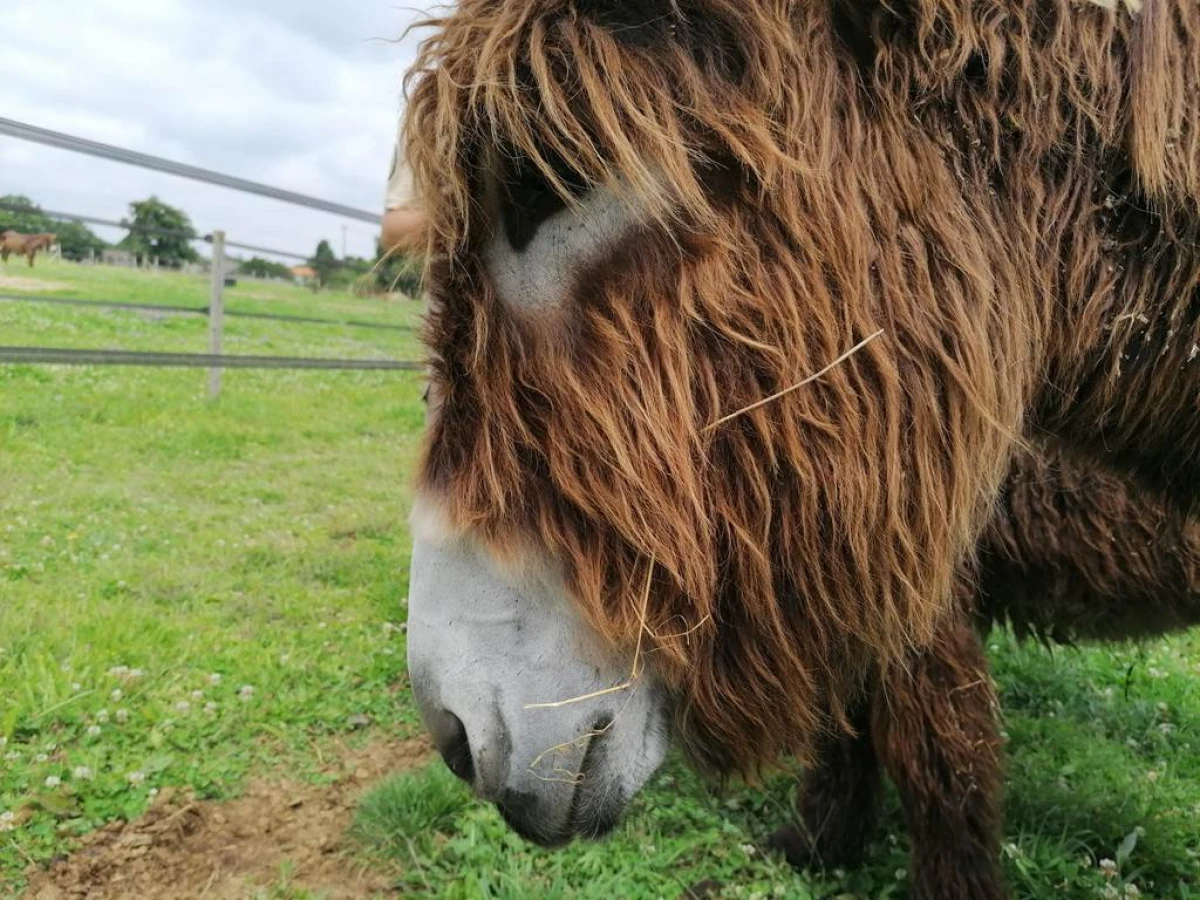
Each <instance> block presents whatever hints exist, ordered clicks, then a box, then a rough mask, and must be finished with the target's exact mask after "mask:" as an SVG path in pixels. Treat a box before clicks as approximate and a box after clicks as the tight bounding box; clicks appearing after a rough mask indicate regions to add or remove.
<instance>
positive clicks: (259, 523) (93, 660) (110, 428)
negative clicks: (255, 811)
mask: <svg viewBox="0 0 1200 900" xmlns="http://www.w3.org/2000/svg"><path fill="white" fill-rule="evenodd" d="M9 273H10V274H18V275H20V276H22V277H29V273H28V272H27V271H25V270H21V269H17V268H16V267H12V266H10V267H9ZM99 276H103V280H104V281H105V284H104V290H103V292H102V293H105V294H110V293H111V294H112V295H113V296H114V299H126V298H128V297H130V296H131V295H133V296H140V298H141V299H145V300H153V301H155V302H159V301H164V300H165V301H176V300H179V299H180V297H181V296H182V293H179V294H173V293H169V289H173V288H175V287H179V286H182V285H187V284H188V280H187V279H185V278H183V277H182V276H165V275H161V274H160V275H147V274H146V273H133V272H122V271H117V272H113V271H111V270H106V269H100V268H84V267H74V266H69V265H67V264H56V265H53V266H42V265H39V266H38V268H37V269H36V270H34V273H33V277H42V278H48V279H51V280H53V281H63V282H70V283H71V284H72V286H73V287H78V288H80V290H78V291H76V290H72V292H71V293H72V294H73V295H80V294H84V293H86V291H85V290H83V288H84V287H85V286H86V285H88V284H89V280H90V279H92V278H96V277H99ZM143 278H145V279H147V280H148V281H150V283H151V284H152V285H154V291H155V292H153V293H152V292H150V290H149V289H148V288H146V286H145V285H143V284H141V281H140V280H141V279H143ZM257 287H258V286H256V288H257ZM160 290H161V291H162V292H163V293H161V294H160V293H158V291H160ZM290 290H291V294H292V296H290V297H289V298H288V302H289V303H290V305H291V306H292V307H293V308H294V310H295V311H298V312H303V313H304V314H309V315H324V314H327V312H328V311H327V310H326V306H329V307H330V309H331V310H338V309H339V308H340V309H347V310H348V309H349V308H350V307H353V308H354V313H355V314H356V315H368V314H370V313H371V312H372V310H369V309H364V308H362V307H363V306H364V304H369V303H371V302H374V303H375V305H376V306H377V307H379V310H380V312H381V315H396V312H395V310H394V309H393V307H394V306H396V304H395V303H391V304H385V303H383V302H381V301H369V300H363V299H359V298H353V297H348V296H344V295H343V296H338V295H331V296H330V295H319V296H315V297H314V296H313V295H312V294H311V293H309V292H306V291H303V290H300V289H295V288H292V289H290ZM139 291H140V292H141V293H140V294H139ZM97 293H101V291H99V290H97ZM185 299H186V298H185ZM412 307H413V305H412V304H408V305H407V306H406V310H405V314H406V315H411V314H412V313H411V312H410V310H412ZM229 324H230V332H231V339H230V340H228V341H227V347H228V348H229V350H230V351H231V352H238V351H240V350H245V349H246V347H245V345H246V344H247V343H250V342H254V343H255V344H256V346H257V345H258V344H260V343H261V344H263V345H265V346H259V347H258V348H257V349H258V351H259V352H278V353H284V354H298V355H302V354H312V355H328V356H351V357H354V356H373V355H379V354H380V353H385V354H386V355H390V356H396V357H401V356H408V355H410V354H412V353H415V352H416V350H415V347H412V346H411V340H412V339H411V337H410V336H408V335H406V334H403V333H399V332H386V331H378V332H377V331H368V330H364V329H329V328H326V327H324V326H308V325H304V326H298V325H291V324H285V323H278V322H271V323H259V322H253V321H251V322H245V321H239V320H231V321H230V323H229ZM205 327H206V325H205V321H204V319H203V318H201V317H157V318H156V317H148V316H144V315H141V314H138V313H130V312H126V311H111V312H109V311H92V310H80V309H77V308H73V307H57V306H46V305H40V304H28V305H27V304H22V303H0V335H3V339H2V340H0V343H9V344H28V345H48V346H93V347H94V346H116V347H136V348H146V349H149V348H158V349H174V350H201V349H203V348H204V347H205V346H206V341H205ZM205 377H206V375H205V372H204V371H203V370H161V369H123V368H103V367H96V368H91V367H85V368H73V367H61V368H57V367H56V368H44V367H34V366H0V684H2V685H3V689H2V690H0V739H2V741H3V743H4V745H5V746H4V747H3V748H0V760H2V762H0V813H2V812H4V811H8V812H12V813H14V814H15V818H16V825H17V827H16V828H15V829H14V830H13V831H11V832H5V833H0V884H4V883H10V882H12V881H13V880H15V879H18V878H19V876H20V872H21V870H22V869H23V867H24V865H25V863H26V861H27V860H28V859H34V860H44V859H49V858H51V857H52V856H54V855H55V854H57V853H60V852H62V851H63V850H64V848H66V847H68V846H69V845H70V842H71V840H72V839H73V838H74V837H76V836H78V835H80V834H83V833H85V832H87V831H89V830H91V829H94V828H96V827H97V826H99V825H101V824H103V823H104V822H106V821H108V820H111V819H113V818H116V817H125V816H130V815H136V814H137V813H138V812H140V811H141V810H142V809H143V808H144V807H145V806H146V803H147V801H148V799H149V794H150V792H151V790H153V789H154V788H156V787H159V786H166V785H184V784H186V785H192V786H194V787H195V788H197V790H198V791H199V792H200V794H201V795H203V796H215V797H220V796H224V795H227V794H230V793H233V792H236V791H237V789H238V787H239V786H240V784H241V782H242V780H243V778H244V776H245V775H246V774H247V773H248V772H250V771H251V770H253V769H254V768H256V767H269V766H275V765H278V766H283V765H286V767H287V768H288V769H289V771H296V772H300V773H303V772H305V771H307V772H309V774H311V775H313V777H316V775H317V769H318V765H317V754H316V753H315V752H314V746H315V745H319V744H320V742H322V741H323V740H326V739H327V738H328V737H329V736H331V735H339V734H342V733H349V732H351V731H352V730H353V728H352V724H351V723H350V721H349V720H350V718H351V717H353V716H358V715H368V716H370V717H371V718H372V720H373V721H374V722H375V723H376V724H375V729H374V731H375V732H376V733H379V732H386V733H393V734H402V735H406V734H412V733H415V732H416V730H417V717H416V714H415V712H414V710H413V707H412V703H411V701H410V699H409V697H408V695H407V693H406V692H407V686H406V685H407V682H406V676H405V670H404V656H405V646H404V640H403V635H402V634H401V633H400V632H399V631H398V629H395V628H393V627H392V624H391V623H399V622H400V621H402V619H403V617H404V601H405V597H406V580H407V560H408V538H407V531H406V526H405V517H406V515H407V508H408V493H407V491H408V472H409V471H410V470H411V467H412V460H413V454H414V452H415V447H416V441H417V436H418V434H419V431H420V428H421V425H422V422H423V410H422V407H421V404H420V396H419V393H420V385H419V379H418V377H417V376H416V375H414V374H412V373H371V372H293V371H267V372H262V371H234V372H228V373H226V376H225V390H224V394H223V396H222V397H221V399H220V401H219V402H217V403H208V402H207V401H206V400H205V399H204V384H205ZM121 667H124V668H121ZM135 670H136V671H135ZM243 687H246V688H249V690H245V691H243V690H242V688H243ZM114 692H120V693H119V694H118V693H114ZM209 704H214V705H213V706H209ZM355 737H357V738H358V739H359V740H365V739H366V736H364V735H355ZM47 779H51V780H50V781H49V782H47ZM54 779H58V784H57V785H56V784H55V781H54ZM48 784H49V785H50V786H47V785H48ZM0 827H2V826H0Z"/></svg>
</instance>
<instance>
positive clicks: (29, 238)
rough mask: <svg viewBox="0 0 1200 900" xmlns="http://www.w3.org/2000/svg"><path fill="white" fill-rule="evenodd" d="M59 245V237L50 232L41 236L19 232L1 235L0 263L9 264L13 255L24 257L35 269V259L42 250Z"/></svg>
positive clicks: (6, 232) (8, 232) (7, 232)
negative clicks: (9, 258) (9, 259)
mask: <svg viewBox="0 0 1200 900" xmlns="http://www.w3.org/2000/svg"><path fill="white" fill-rule="evenodd" d="M57 243H58V236H57V235H54V234H50V233H49V232H42V233H41V234H21V233H20V232H17V231H5V232H3V233H0V261H3V262H8V257H9V256H10V255H12V254H14V253H15V254H16V255H17V256H24V257H25V258H26V259H28V260H29V266H30V268H33V259H34V257H35V256H37V255H38V251H40V250H49V249H50V248H51V247H53V246H54V245H55V244H57Z"/></svg>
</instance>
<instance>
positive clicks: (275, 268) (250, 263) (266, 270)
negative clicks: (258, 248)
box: [239, 256, 292, 279]
mask: <svg viewBox="0 0 1200 900" xmlns="http://www.w3.org/2000/svg"><path fill="white" fill-rule="evenodd" d="M239 268H240V270H241V271H242V272H244V273H245V274H247V275H249V276H251V277H252V278H286V279H290V278H291V277H292V270H291V269H289V268H288V267H287V266H285V265H284V264H283V263H277V262H272V261H271V260H269V259H263V258H262V257H259V256H253V257H251V258H250V259H247V260H245V261H244V262H243V263H242V264H241V266H240V267H239Z"/></svg>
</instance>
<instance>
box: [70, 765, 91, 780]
mask: <svg viewBox="0 0 1200 900" xmlns="http://www.w3.org/2000/svg"><path fill="white" fill-rule="evenodd" d="M71 777H72V778H74V779H76V780H78V781H91V780H92V770H91V769H89V768H88V767H87V766H76V767H75V768H74V769H72V770H71Z"/></svg>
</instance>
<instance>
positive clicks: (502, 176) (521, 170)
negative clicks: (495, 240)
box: [493, 151, 587, 252]
mask: <svg viewBox="0 0 1200 900" xmlns="http://www.w3.org/2000/svg"><path fill="white" fill-rule="evenodd" d="M544 156H545V159H546V161H547V162H548V163H549V165H550V169H551V170H552V171H553V172H554V176H555V177H556V178H557V179H558V181H559V182H560V184H561V186H562V187H565V188H566V190H567V192H568V193H569V194H570V195H571V196H572V197H575V198H579V197H582V196H583V195H584V194H586V193H587V184H586V182H585V180H584V179H583V178H582V177H580V176H579V174H578V173H577V172H575V171H573V170H572V169H571V167H570V166H568V165H567V164H566V163H565V162H563V160H561V159H560V158H558V156H557V155H556V154H553V153H546V154H544ZM500 159H502V160H503V162H500V163H498V164H497V165H496V167H495V170H494V174H493V177H494V178H495V179H496V183H497V187H498V188H499V198H498V199H499V213H500V225H501V227H502V228H503V229H504V236H505V237H506V238H507V239H508V242H509V245H510V246H511V247H512V248H513V249H514V250H516V251H518V252H520V251H522V250H524V249H525V248H526V247H527V246H528V245H529V242H530V241H532V240H533V237H534V235H536V234H537V230H538V227H539V226H540V225H541V224H542V223H543V222H545V221H546V220H547V219H549V218H550V217H551V216H553V215H554V214H555V213H557V212H560V211H561V210H563V209H565V208H566V205H567V201H566V199H565V198H564V197H563V196H562V192H561V188H560V187H559V186H558V185H555V184H553V183H552V182H551V180H550V179H549V178H548V177H547V175H546V173H545V172H543V171H542V170H541V169H539V168H538V166H537V165H536V164H535V163H534V162H533V160H531V159H530V158H529V157H528V156H526V155H525V154H522V153H518V152H515V151H514V152H510V153H505V154H503V155H502V156H501V157H500Z"/></svg>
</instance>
